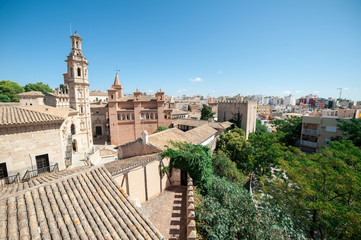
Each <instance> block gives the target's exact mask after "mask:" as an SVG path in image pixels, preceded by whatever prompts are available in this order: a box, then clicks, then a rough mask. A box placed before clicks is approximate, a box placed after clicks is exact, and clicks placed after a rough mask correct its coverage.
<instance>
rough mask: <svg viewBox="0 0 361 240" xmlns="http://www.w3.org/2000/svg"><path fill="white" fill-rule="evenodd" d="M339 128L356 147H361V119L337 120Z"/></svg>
mask: <svg viewBox="0 0 361 240" xmlns="http://www.w3.org/2000/svg"><path fill="white" fill-rule="evenodd" d="M337 121H338V122H339V123H338V124H337V127H339V128H340V129H341V130H342V131H343V135H345V137H346V139H348V140H351V141H352V142H353V144H355V145H356V146H359V147H360V146H361V119H355V118H351V119H349V120H343V119H337Z"/></svg>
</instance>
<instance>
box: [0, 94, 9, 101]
mask: <svg viewBox="0 0 361 240" xmlns="http://www.w3.org/2000/svg"><path fill="white" fill-rule="evenodd" d="M0 102H10V98H9V97H8V96H7V95H4V94H0Z"/></svg>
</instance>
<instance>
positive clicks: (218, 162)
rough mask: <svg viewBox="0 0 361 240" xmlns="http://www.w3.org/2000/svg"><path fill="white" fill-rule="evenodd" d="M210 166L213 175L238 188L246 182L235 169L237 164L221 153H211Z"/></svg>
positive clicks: (244, 177)
mask: <svg viewBox="0 0 361 240" xmlns="http://www.w3.org/2000/svg"><path fill="white" fill-rule="evenodd" d="M212 165H213V173H214V174H215V175H217V176H219V177H225V178H226V179H228V180H229V181H231V182H235V183H237V184H238V185H239V186H243V185H244V184H245V183H246V181H247V178H246V176H244V175H243V174H242V172H241V171H240V170H239V169H238V168H237V164H236V163H235V162H233V161H232V160H231V159H229V158H228V157H227V155H226V154H225V153H224V152H222V151H217V152H215V153H213V157H212Z"/></svg>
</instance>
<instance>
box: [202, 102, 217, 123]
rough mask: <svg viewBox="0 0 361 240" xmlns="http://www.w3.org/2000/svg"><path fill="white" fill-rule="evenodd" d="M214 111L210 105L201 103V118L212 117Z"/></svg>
mask: <svg viewBox="0 0 361 240" xmlns="http://www.w3.org/2000/svg"><path fill="white" fill-rule="evenodd" d="M214 114H215V113H214V112H212V108H211V107H210V106H207V105H206V104H203V108H202V111H201V120H208V119H210V118H211V119H213V118H214Z"/></svg>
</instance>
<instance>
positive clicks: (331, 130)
mask: <svg viewBox="0 0 361 240" xmlns="http://www.w3.org/2000/svg"><path fill="white" fill-rule="evenodd" d="M336 130H337V127H334V126H326V129H325V131H326V132H336Z"/></svg>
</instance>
